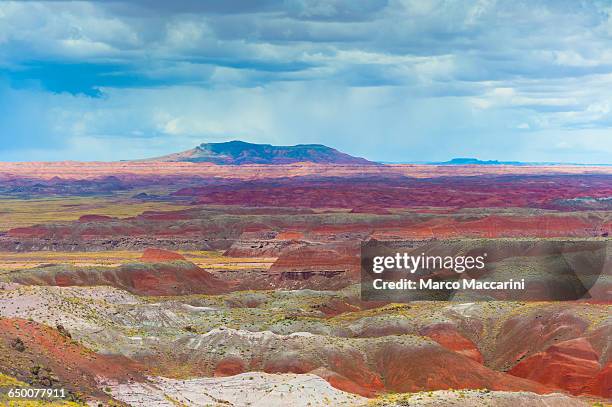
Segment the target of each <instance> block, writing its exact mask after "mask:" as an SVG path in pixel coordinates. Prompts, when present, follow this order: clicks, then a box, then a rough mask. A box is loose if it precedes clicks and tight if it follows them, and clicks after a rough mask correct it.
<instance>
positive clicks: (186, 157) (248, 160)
mask: <svg viewBox="0 0 612 407" xmlns="http://www.w3.org/2000/svg"><path fill="white" fill-rule="evenodd" d="M140 161H154V162H193V163H212V164H218V165H244V164H293V163H298V162H312V163H320V164H350V165H353V164H354V165H377V163H375V162H372V161H369V160H366V159H365V158H361V157H354V156H352V155H349V154H346V153H343V152H341V151H338V150H336V149H335V148H331V147H328V146H325V145H323V144H297V145H293V146H274V145H271V144H255V143H248V142H245V141H240V140H232V141H227V142H220V143H202V144H200V145H198V146H196V147H195V148H192V149H190V150H186V151H182V152H179V153H173V154H168V155H164V156H161V157H155V158H150V159H146V160H140Z"/></svg>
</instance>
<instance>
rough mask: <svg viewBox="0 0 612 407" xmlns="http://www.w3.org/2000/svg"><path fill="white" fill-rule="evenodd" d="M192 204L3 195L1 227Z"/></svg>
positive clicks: (179, 208) (159, 209)
mask: <svg viewBox="0 0 612 407" xmlns="http://www.w3.org/2000/svg"><path fill="white" fill-rule="evenodd" d="M187 208H189V207H188V206H183V205H174V204H169V203H164V202H139V201H133V200H129V199H124V200H118V199H117V198H116V197H113V198H105V197H70V198H44V199H0V230H8V229H12V228H16V227H24V226H31V225H36V224H41V223H49V222H54V223H55V222H63V221H73V220H77V219H79V218H80V217H81V216H83V215H106V216H113V217H118V218H127V217H130V216H136V215H140V214H141V213H142V212H145V211H171V210H181V209H187Z"/></svg>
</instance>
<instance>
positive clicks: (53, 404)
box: [0, 373, 85, 407]
mask: <svg viewBox="0 0 612 407" xmlns="http://www.w3.org/2000/svg"><path fill="white" fill-rule="evenodd" d="M0 387H2V388H11V387H30V385H28V384H27V383H24V382H22V381H20V380H17V379H15V378H14V377H11V376H7V375H5V374H2V373H0ZM0 405H2V406H8V407H47V406H48V407H82V406H84V405H85V404H81V403H76V402H74V401H64V400H55V401H50V400H11V399H9V398H8V396H7V395H5V394H3V395H0Z"/></svg>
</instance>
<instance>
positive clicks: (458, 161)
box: [430, 157, 525, 165]
mask: <svg viewBox="0 0 612 407" xmlns="http://www.w3.org/2000/svg"><path fill="white" fill-rule="evenodd" d="M430 164H435V165H525V163H523V162H520V161H498V160H479V159H478V158H469V157H468V158H453V159H452V160H450V161H442V162H433V163H430Z"/></svg>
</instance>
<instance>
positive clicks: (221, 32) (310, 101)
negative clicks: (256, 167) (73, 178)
mask: <svg viewBox="0 0 612 407" xmlns="http://www.w3.org/2000/svg"><path fill="white" fill-rule="evenodd" d="M611 90H612V1H609V0H606V1H594V0H593V1H581V0H550V1H545V0H513V1H495V0H454V1H452V0H360V1H354V0H259V1H253V0H220V1H200V0H172V1H167V0H132V1H129V2H128V1H108V0H105V1H89V2H61V1H45V2H36V1H18V2H12V1H2V2H0V160H1V161H44V160H49V161H57V160H85V161H95V160H101V161H112V160H121V159H138V158H146V157H153V156H158V155H162V154H167V153H171V152H177V151H182V150H186V149H189V148H193V147H194V146H196V145H198V144H200V143H203V142H221V141H227V140H235V139H240V140H244V141H249V142H255V143H267V144H277V145H293V144H309V143H321V144H325V145H328V146H331V147H334V148H337V149H339V150H341V151H344V152H347V153H349V154H353V155H357V156H362V157H366V158H368V159H371V160H377V161H394V162H411V161H443V160H448V159H450V158H453V157H477V158H480V159H499V160H518V161H531V162H533V161H543V162H574V163H602V164H611V163H612V128H611V127H612V111H611V106H612V91H611Z"/></svg>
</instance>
